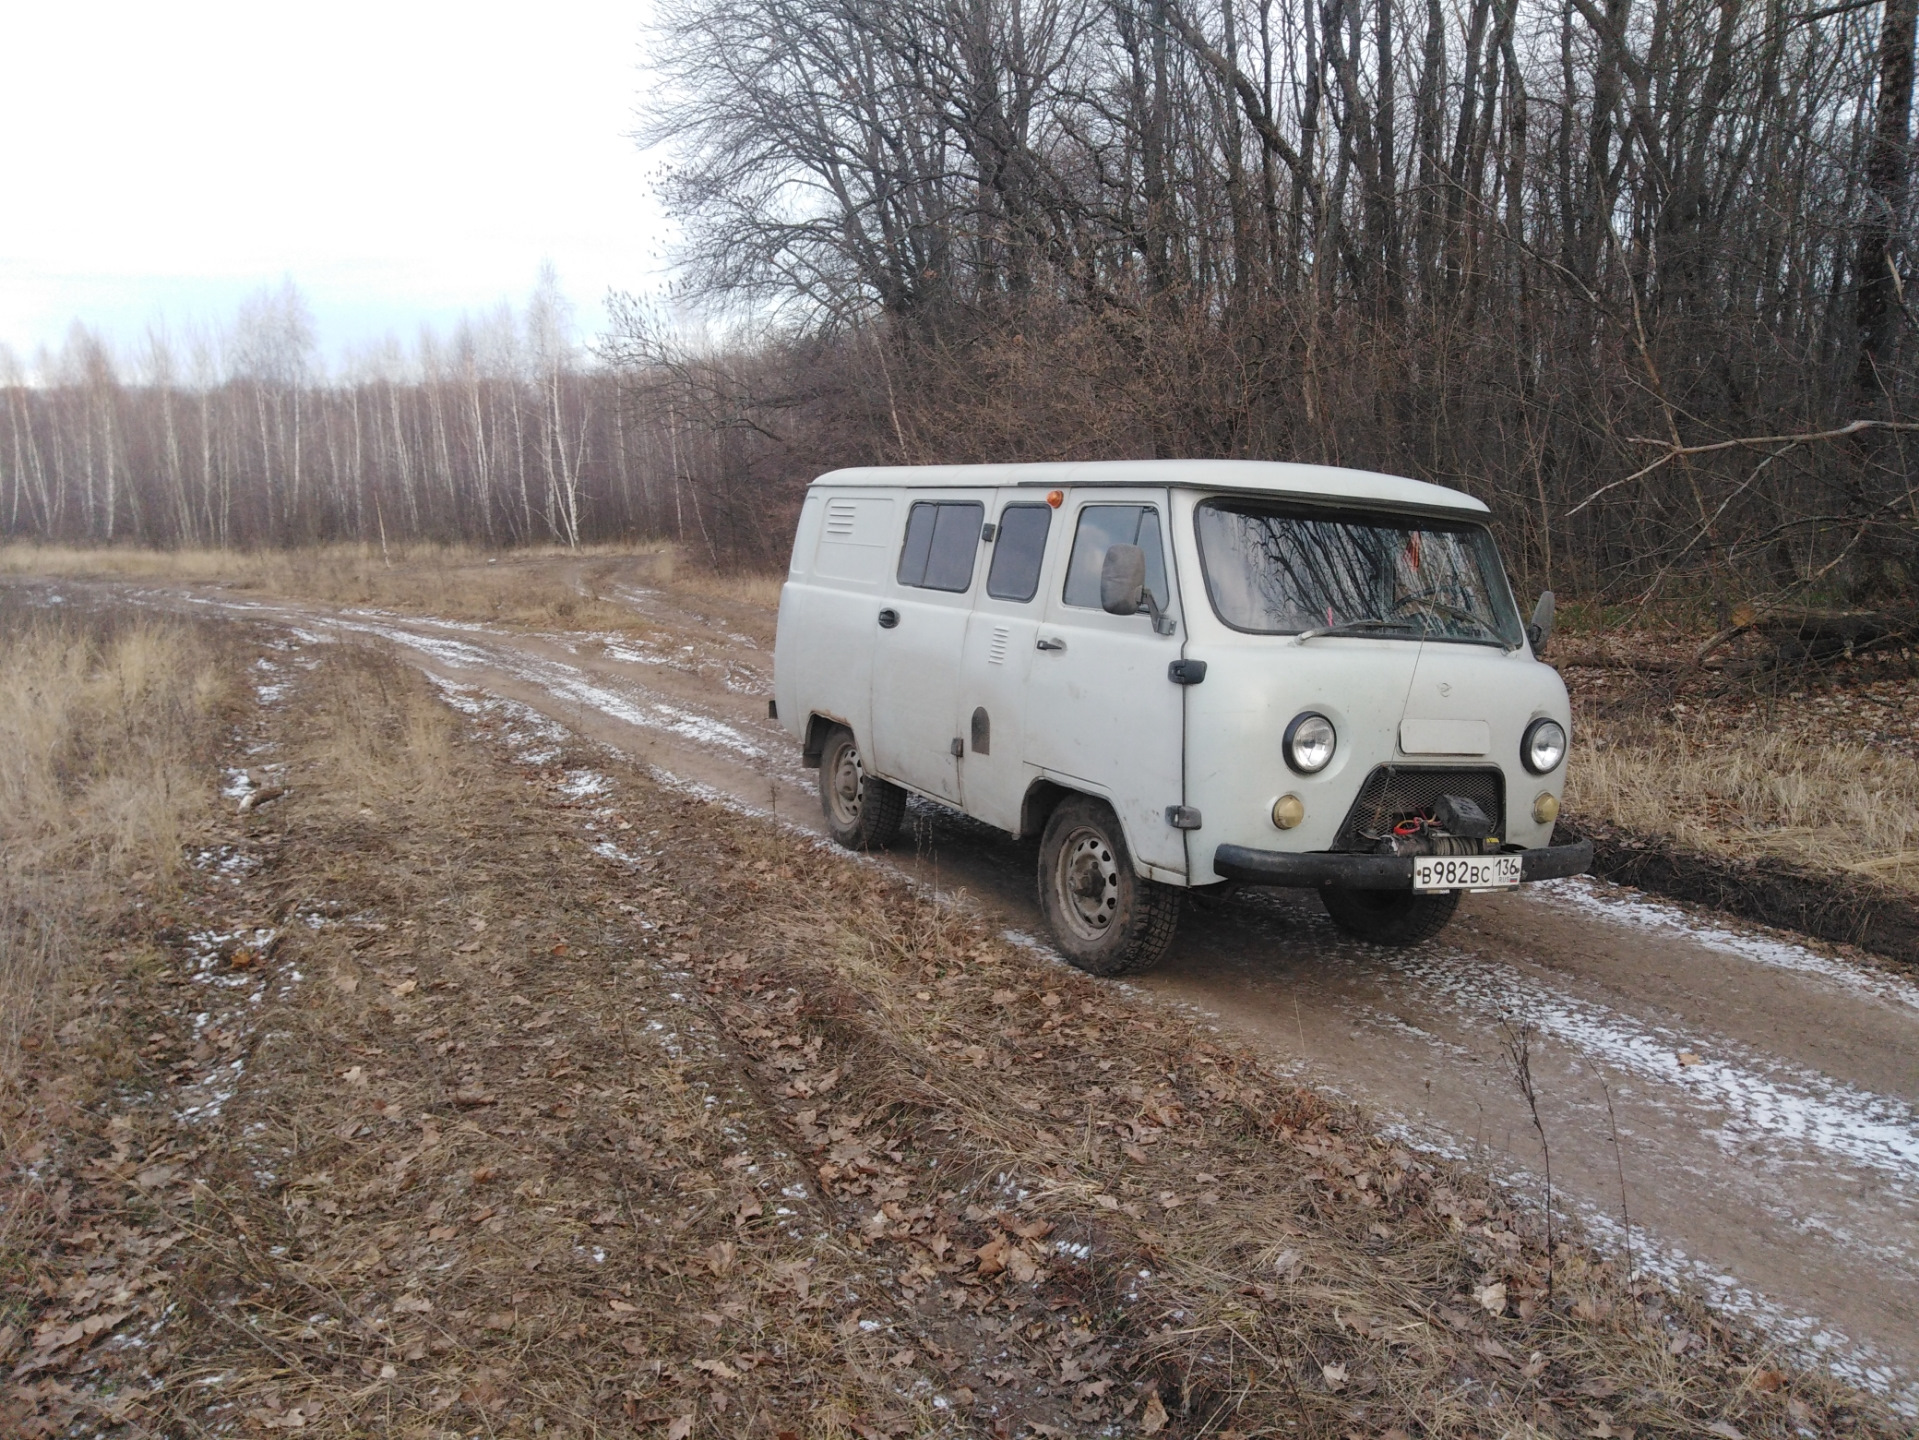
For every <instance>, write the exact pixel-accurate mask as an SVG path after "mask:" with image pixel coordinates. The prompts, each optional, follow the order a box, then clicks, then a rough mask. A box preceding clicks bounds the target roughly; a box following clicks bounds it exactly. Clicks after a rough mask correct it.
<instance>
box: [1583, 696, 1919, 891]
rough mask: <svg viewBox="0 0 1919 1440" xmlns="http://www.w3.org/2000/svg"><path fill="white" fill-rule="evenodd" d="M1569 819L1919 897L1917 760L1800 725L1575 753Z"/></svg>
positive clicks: (1635, 740)
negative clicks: (1809, 868) (1865, 878)
mask: <svg viewBox="0 0 1919 1440" xmlns="http://www.w3.org/2000/svg"><path fill="white" fill-rule="evenodd" d="M1566 800H1567V804H1568V807H1569V808H1570V809H1571V810H1572V811H1573V812H1574V813H1576V814H1579V815H1586V816H1590V817H1592V818H1594V819H1597V820H1604V821H1607V822H1609V823H1611V824H1614V825H1618V826H1621V827H1623V828H1626V829H1629V830H1633V831H1636V832H1638V833H1640V834H1644V835H1663V836H1669V837H1670V838H1672V839H1673V840H1675V841H1677V842H1678V843H1679V844H1681V845H1686V846H1691V847H1693V848H1696V849H1700V850H1706V851H1711V852H1714V853H1717V854H1721V855H1730V856H1736V857H1743V856H1754V855H1776V856H1780V857H1784V858H1789V859H1792V860H1795V861H1798V862H1800V863H1802V864H1810V865H1814V866H1819V867H1823V868H1826V869H1834V870H1848V871H1853V872H1855V873H1859V874H1863V875H1870V876H1872V877H1873V878H1875V879H1878V880H1882V881H1885V882H1887V883H1889V884H1894V885H1899V886H1902V887H1905V888H1909V889H1919V763H1915V762H1914V761H1912V760H1910V759H1908V758H1906V757H1905V756H1903V755H1899V754H1895V753H1890V752H1885V751H1879V750H1874V749H1871V748H1869V747H1867V746H1864V745H1856V744H1835V743H1830V742H1826V741H1822V740H1820V739H1818V738H1817V737H1816V736H1812V735H1807V734H1804V733H1801V732H1800V731H1798V730H1797V729H1793V730H1775V729H1758V728H1745V727H1742V728H1738V729H1732V730H1723V729H1720V730H1715V729H1712V728H1709V727H1707V726H1703V725H1702V726H1698V727H1689V728H1683V729H1682V728H1665V729H1661V730H1658V731H1654V732H1650V733H1644V734H1640V735H1635V736H1632V737H1629V738H1624V737H1622V738H1615V739H1610V740H1609V739H1608V738H1607V737H1606V736H1604V735H1601V736H1599V737H1597V738H1596V739H1595V738H1591V737H1589V738H1587V739H1585V740H1584V741H1583V743H1580V744H1578V745H1577V746H1576V748H1575V750H1574V752H1573V756H1572V764H1571V767H1570V770H1569V772H1568V778H1567V791H1566Z"/></svg>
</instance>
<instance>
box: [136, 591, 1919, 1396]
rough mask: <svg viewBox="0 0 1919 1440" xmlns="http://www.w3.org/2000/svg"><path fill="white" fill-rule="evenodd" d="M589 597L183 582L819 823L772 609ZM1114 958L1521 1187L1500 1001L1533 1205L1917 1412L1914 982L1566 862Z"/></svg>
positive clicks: (994, 894)
mask: <svg viewBox="0 0 1919 1440" xmlns="http://www.w3.org/2000/svg"><path fill="white" fill-rule="evenodd" d="M122 593H128V592H122ZM137 593H138V594H139V595H140V596H141V597H142V598H143V599H144V600H145V601H147V602H148V603H159V604H166V605H178V604H181V603H183V602H184V601H185V600H186V599H187V597H186V596H185V595H184V594H183V593H181V592H172V593H167V592H157V591H154V590H151V589H147V590H143V591H139V592H137ZM616 593H617V594H619V595H620V596H621V597H622V598H623V599H624V600H625V601H626V602H628V603H630V604H631V605H632V606H633V607H634V608H635V609H636V610H638V611H639V612H640V613H641V614H642V615H643V616H644V617H645V618H646V619H647V620H648V621H650V622H652V623H653V624H654V625H655V626H656V629H655V631H654V632H653V634H652V635H651V636H650V637H649V639H648V640H646V641H645V642H637V641H635V640H633V639H632V638H630V637H625V636H612V635H605V636H586V635H578V634H567V635H549V636H529V635H526V634H521V633H509V632H507V631H505V630H495V629H491V628H489V627H486V626H482V625H473V624H465V623H454V622H445V621H430V620H420V619H417V618H416V619H408V618H402V617H398V616H393V615H387V614H378V613H372V612H353V611H328V610H324V609H321V608H318V607H311V606H306V607H296V606H286V605H275V604H267V603H261V602H258V601H252V600H246V599H241V598H237V597H232V596H227V595H219V594H216V593H214V592H202V593H200V594H198V595H197V596H195V597H193V603H196V604H203V605H208V606H213V607H217V608H222V609H230V610H234V611H239V612H242V613H245V614H248V615H250V616H252V617H253V618H255V619H259V620H264V621H270V622H278V623H283V624H286V625H288V626H290V627H294V628H298V629H300V630H302V631H304V632H306V633H308V634H310V635H313V636H315V637H327V636H340V635H345V634H356V635H367V636H378V637H383V638H385V639H386V640H389V641H391V642H393V643H394V644H395V645H397V646H399V647H400V649H401V650H402V651H403V652H404V653H405V654H407V655H409V656H411V657H412V658H413V659H414V661H415V662H416V663H418V664H419V665H420V666H421V667H422V668H423V669H425V670H426V671H428V672H430V673H431V674H432V675H434V676H436V677H438V678H439V679H441V680H442V681H445V682H448V683H450V684H452V685H455V686H462V687H474V688H477V689H481V690H485V691H488V692H491V693H493V694H497V695H500V696H504V697H507V698H510V699H513V700H517V701H521V702H523V703H525V704H526V705H528V706H531V707H532V708H534V709H536V710H539V711H541V712H542V713H544V714H545V715H547V716H549V717H551V718H553V719H554V720H557V721H560V722H562V723H564V724H565V725H567V726H569V727H572V728H573V729H574V730H576V731H577V732H579V733H580V734H581V735H583V736H585V737H588V738H591V739H593V740H597V741H602V742H604V743H606V744H608V745H611V746H613V747H616V748H617V749H619V750H621V751H623V752H625V753H626V754H628V755H630V756H634V757H637V758H640V759H644V760H646V761H649V762H651V763H652V764H653V765H654V766H656V767H657V768H658V769H659V770H660V771H662V772H665V773H667V774H670V775H672V776H674V777H677V778H678V779H679V780H680V781H682V782H684V783H687V784H689V785H696V786H701V787H710V789H711V790H713V791H716V792H720V793H721V794H723V795H725V796H727V797H731V799H732V800H733V801H734V802H736V803H739V804H743V805H746V806H750V807H753V808H755V809H758V810H762V811H767V812H771V813H773V814H776V815H777V816H778V818H779V819H780V820H781V821H783V822H787V823H791V824H797V825H801V826H805V827H807V828H809V829H817V828H818V804H817V801H816V800H815V798H814V792H813V775H812V772H809V771H806V770H804V769H802V768H801V766H800V763H799V756H798V754H797V753H796V749H795V747H794V746H793V745H792V744H791V742H790V741H788V740H787V738H786V737H785V735H784V734H783V733H782V732H780V731H779V730H778V729H777V728H776V727H775V726H774V725H773V724H772V723H771V722H769V721H768V720H767V718H766V697H767V695H768V694H769V693H770V691H771V681H772V653H771V652H772V619H771V617H770V616H769V615H767V614H766V613H764V612H763V611H760V610H757V609H751V608H748V607H745V606H734V605H728V604H726V603H724V602H719V601H699V602H691V603H688V602H684V601H681V600H676V599H674V598H671V597H669V596H668V595H667V594H665V593H662V592H657V591H651V590H648V589H645V588H643V587H642V586H641V585H639V584H634V585H630V586H626V587H620V588H617V589H616ZM915 822H916V823H915V827H914V831H913V833H912V835H911V836H910V837H908V838H907V839H906V840H903V841H902V844H901V846H900V848H899V850H898V852H897V854H896V855H895V857H894V861H895V863H898V864H900V865H902V866H904V867H906V868H908V869H911V870H914V871H917V872H918V873H919V874H921V875H922V876H923V877H924V878H925V879H926V880H927V881H929V882H933V883H937V884H938V885H939V886H940V887H942V888H943V889H946V890H949V891H951V890H958V889H964V890H965V891H967V892H968V893H969V894H970V895H971V896H972V897H973V898H974V900H975V901H976V902H977V903H979V904H980V905H982V906H984V907H986V908H987V909H988V910H989V911H991V912H994V913H997V914H998V915H1000V916H1002V917H1003V918H1004V921H1005V923H1006V924H1007V925H1008V926H1009V927H1010V928H1012V929H1014V930H1017V931H1022V932H1026V933H1028V934H1033V935H1038V934H1039V933H1040V932H1041V926H1040V923H1039V917H1038V913H1037V907H1036V904H1035V901H1034V898H1033V883H1032V873H1033V854H1032V852H1031V849H1030V848H1029V847H1023V846H1016V845H1013V844H1011V843H1010V842H1007V841H1005V840H1003V839H996V838H994V836H993V835H992V833H991V832H988V831H985V830H984V829H983V828H981V827H979V826H976V825H973V824H970V823H969V822H965V821H963V820H960V819H958V818H956V817H953V816H951V815H950V814H946V813H944V812H938V811H935V810H932V809H930V808H929V809H926V810H920V811H916V812H915ZM1035 963H1043V962H1041V961H1039V960H1037V959H1036V961H1035ZM1136 983H1137V984H1138V985H1139V986H1140V987H1141V988H1142V989H1144V990H1145V991H1147V992H1150V994H1151V995H1153V996H1155V997H1157V998H1158V999H1159V1000H1160V1001H1162V1002H1166V1003H1181V1004H1188V1005H1192V1006H1196V1007H1199V1008H1200V1009H1202V1010H1204V1011H1207V1012H1210V1014H1211V1015H1213V1016H1214V1017H1216V1023H1217V1024H1219V1025H1220V1026H1221V1027H1222V1028H1224V1029H1229V1030H1232V1031H1236V1032H1239V1033H1241V1034H1242V1035H1245V1036H1249V1037H1251V1038H1253V1039H1254V1040H1256V1041H1257V1042H1259V1043H1260V1044H1262V1045H1264V1046H1266V1047H1267V1048H1268V1049H1269V1050H1270V1051H1271V1052H1272V1054H1273V1055H1274V1056H1275V1057H1278V1058H1279V1059H1280V1060H1282V1061H1284V1062H1289V1063H1292V1064H1294V1065H1296V1066H1297V1067H1298V1069H1299V1071H1300V1072H1301V1073H1302V1074H1303V1075H1305V1076H1308V1077H1310V1078H1311V1079H1313V1080H1315V1081H1317V1082H1319V1083H1321V1084H1324V1085H1326V1086H1329V1087H1331V1088H1333V1089H1335V1090H1337V1091H1340V1092H1342V1093H1344V1094H1346V1095H1347V1096H1349V1097H1351V1098H1352V1099H1354V1100H1356V1101H1358V1102H1360V1103H1361V1104H1363V1105H1364V1106H1366V1107H1367V1108H1368V1109H1369V1110H1371V1111H1372V1112H1373V1113H1374V1114H1376V1115H1377V1116H1379V1117H1380V1118H1381V1120H1382V1122H1383V1123H1385V1124H1386V1125H1388V1126H1391V1127H1394V1128H1396V1129H1398V1130H1399V1131H1400V1132H1402V1133H1404V1134H1405V1135H1407V1136H1408V1137H1409V1138H1412V1139H1415V1140H1417V1141H1419V1142H1421V1143H1423V1144H1425V1145H1428V1146H1431V1147H1433V1148H1436V1149H1441V1150H1445V1151H1450V1152H1453V1153H1473V1154H1477V1155H1478V1156H1480V1157H1481V1158H1482V1159H1483V1160H1484V1161H1485V1163H1487V1164H1489V1165H1491V1166H1493V1167H1495V1168H1497V1169H1500V1170H1503V1171H1505V1172H1507V1173H1509V1174H1510V1175H1512V1176H1513V1177H1514V1179H1515V1183H1517V1184H1519V1185H1522V1186H1527V1187H1530V1188H1531V1193H1533V1194H1539V1193H1540V1191H1541V1184H1540V1175H1539V1172H1540V1165H1539V1161H1540V1146H1539V1142H1538V1138H1537V1137H1536V1136H1535V1134H1534V1132H1533V1129H1532V1124H1531V1120H1530V1118H1529V1116H1528V1115H1527V1113H1526V1110H1525V1108H1524V1105H1523V1102H1522V1101H1521V1099H1520V1097H1519V1095H1518V1093H1517V1091H1516V1088H1515V1086H1514V1084H1513V1082H1512V1078H1511V1067H1510V1065H1509V1064H1507V1063H1506V1061H1505V1059H1504V1056H1503V1052H1502V1042H1503V1040H1504V1038H1505V1033H1506V1032H1505V1030H1504V1028H1503V1025H1504V1023H1511V1024H1515V1025H1516V1024H1520V1023H1523V1022H1530V1024H1531V1025H1532V1026H1533V1027H1534V1029H1535V1031H1536V1038H1535V1039H1534V1041H1533V1047H1532V1054H1533V1075H1534V1080H1535V1082H1536V1085H1537V1089H1538V1093H1539V1097H1540V1107H1541V1112H1542V1118H1543V1121H1544V1125H1545V1130H1546V1138H1547V1140H1548V1141H1549V1143H1550V1146H1551V1157H1552V1173H1553V1181H1554V1185H1555V1187H1556V1189H1557V1190H1558V1192H1559V1195H1560V1200H1561V1203H1562V1205H1564V1206H1565V1207H1566V1208H1567V1209H1570V1210H1573V1211H1575V1212H1577V1213H1578V1214H1579V1215H1580V1216H1582V1217H1583V1218H1584V1220H1585V1222H1586V1223H1587V1225H1588V1226H1589V1227H1590V1228H1592V1229H1594V1230H1596V1231H1598V1232H1601V1233H1609V1234H1611V1235H1612V1236H1613V1238H1614V1240H1615V1241H1616V1242H1617V1241H1618V1240H1621V1239H1623V1238H1624V1233H1623V1230H1622V1218H1623V1217H1624V1216H1629V1217H1630V1222H1631V1243H1632V1244H1633V1246H1634V1249H1635V1253H1636V1254H1637V1255H1638V1256H1640V1257H1642V1263H1646V1264H1651V1265H1653V1266H1655V1267H1657V1268H1660V1269H1662V1270H1664V1271H1666V1272H1668V1273H1670V1274H1671V1275H1673V1276H1674V1277H1675V1278H1677V1279H1679V1280H1680V1281H1681V1282H1682V1283H1687V1284H1690V1285H1693V1286H1695V1287H1697V1288H1699V1289H1701V1290H1703V1291H1704V1292H1706V1293H1708V1294H1709V1295H1711V1296H1712V1297H1713V1298H1715V1299H1716V1300H1718V1301H1719V1302H1720V1303H1721V1304H1723V1305H1726V1306H1728V1307H1729V1308H1731V1309H1733V1310H1735V1311H1738V1312H1742V1313H1744V1314H1745V1315H1747V1316H1748V1317H1750V1318H1752V1319H1753V1320H1755V1321H1756V1322H1758V1323H1759V1324H1761V1325H1762V1326H1763V1327H1765V1328H1766V1329H1768V1330H1769V1331H1770V1332H1771V1333H1773V1334H1774V1335H1776V1336H1778V1337H1779V1338H1780V1340H1781V1341H1782V1342H1785V1343H1789V1344H1790V1346H1791V1347H1792V1348H1793V1349H1794V1350H1795V1351H1797V1352H1798V1353H1800V1354H1801V1355H1808V1356H1817V1357H1818V1358H1820V1359H1822V1360H1823V1361H1824V1362H1825V1363H1827V1364H1829V1365H1831V1366H1833V1367H1834V1368H1835V1369H1837V1370H1839V1371H1841V1372H1842V1373H1844V1374H1846V1375H1848V1376H1849V1377H1851V1378H1853V1379H1855V1380H1858V1381H1861V1382H1863V1383H1865V1384H1867V1385H1868V1386H1869V1387H1870V1388H1873V1389H1875V1390H1879V1391H1881V1392H1890V1393H1891V1394H1893V1395H1895V1396H1896V1397H1898V1399H1899V1400H1900V1401H1901V1402H1902V1405H1903V1406H1905V1407H1913V1408H1914V1413H1919V1108H1916V1105H1919V985H1915V984H1914V983H1913V982H1912V981H1910V980H1907V979H1904V978H1901V977H1900V976H1898V975H1895V974H1892V973H1889V972H1879V971H1874V970H1869V969H1865V968H1862V967H1860V966H1859V965H1857V964H1855V963H1853V962H1851V961H1848V960H1843V959H1839V958H1834V957H1831V956H1829V955H1828V954H1826V953H1825V952H1822V951H1819V950H1816V949H1810V948H1802V947H1799V946H1796V945H1792V944H1788V943H1784V942H1782V941H1780V940H1778V939H1775V938H1769V937H1767V936H1764V935H1761V934H1758V933H1756V932H1752V931H1749V930H1745V929H1742V928H1737V927H1734V926H1731V925H1724V926H1722V925H1717V924H1714V923H1712V922H1710V921H1707V920H1702V919H1701V918H1699V917H1697V916H1694V915H1689V914H1687V913H1684V912H1682V911H1680V910H1679V909H1677V908H1675V907H1672V906H1668V905H1664V904H1660V903H1654V902H1650V901H1648V900H1646V899H1644V898H1643V897H1640V896H1638V895H1637V894H1636V893H1634V892H1631V891H1621V890H1615V889H1612V888H1610V887H1605V886H1600V885H1595V884H1590V883H1588V882H1584V881H1576V882H1565V883H1561V884H1558V885H1555V886H1553V887H1550V888H1547V887H1541V888H1539V889H1534V890H1529V891H1528V892H1526V893H1524V894H1521V895H1515V896H1474V897H1471V898H1470V899H1469V900H1468V901H1467V903H1466V904H1465V905H1464V906H1463V907H1462V909H1461V912H1460V919H1459V921H1458V922H1457V923H1456V924H1455V925H1454V926H1453V928H1452V929H1451V930H1450V931H1448V932H1447V933H1446V934H1445V935H1444V936H1442V937H1441V939H1440V940H1439V941H1437V942H1435V943H1432V944H1429V945H1426V946H1424V947H1422V948H1420V949H1418V950H1415V951H1412V952H1406V953H1387V952H1379V951H1373V950H1368V949H1366V948H1364V947H1361V946H1358V945H1356V944H1354V943H1352V942H1350V941H1348V940H1345V939H1343V938H1342V937H1340V936H1339V935H1338V934H1337V933H1336V932H1335V931H1334V930H1333V929H1332V928H1331V926H1330V924H1329V923H1328V922H1327V921H1326V919H1325V918H1324V916H1323V914H1322V913H1321V912H1320V910H1319V907H1318V903H1317V901H1316V900H1314V899H1312V898H1311V897H1301V898H1298V899H1295V898H1292V897H1290V896H1284V895H1270V894H1255V895H1248V896H1242V897H1241V898H1239V899H1236V900H1233V901H1230V902H1227V903H1226V904H1224V905H1222V906H1220V907H1218V908H1216V909H1214V910H1211V911H1206V912H1202V911H1199V910H1197V909H1196V908H1195V907H1191V906H1189V907H1188V911H1187V918H1186V919H1185V920H1184V921H1183V922H1182V928H1181V931H1180V938H1179V941H1178V945H1177V948H1176V951H1175V954H1174V956H1173V958H1172V959H1171V961H1170V962H1169V963H1168V964H1167V965H1165V967H1164V968H1162V969H1161V970H1160V971H1158V972H1156V973H1154V974H1152V975H1150V976H1147V977H1145V978H1143V979H1141V980H1140V981H1138V982H1136ZM1608 1096H1610V1110H1611V1115H1610V1116H1609V1104H1608ZM1615 1117H1616V1134H1617V1142H1616V1144H1615V1142H1614V1140H1613V1139H1612V1136H1613V1135H1614V1133H1615ZM1622 1175H1623V1185H1622ZM1622 1196H1623V1204H1622Z"/></svg>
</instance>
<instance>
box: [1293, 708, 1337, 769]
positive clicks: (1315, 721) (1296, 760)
mask: <svg viewBox="0 0 1919 1440" xmlns="http://www.w3.org/2000/svg"><path fill="white" fill-rule="evenodd" d="M1338 743H1339V737H1338V736H1337V735H1336V734H1335V733H1334V732H1333V722H1332V721H1330V720H1328V719H1327V718H1326V717H1325V716H1324V715H1316V714H1314V713H1313V712H1312V711H1310V710H1308V711H1307V712H1306V713H1305V714H1304V715H1295V716H1294V717H1293V723H1292V724H1290V725H1288V726H1287V727H1286V745H1285V749H1286V763H1287V764H1288V765H1290V766H1292V767H1293V769H1295V770H1297V771H1298V772H1299V773H1300V774H1302V775H1317V774H1318V773H1319V772H1320V771H1322V770H1324V769H1325V768H1326V767H1327V766H1328V765H1330V764H1331V763H1332V759H1333V747H1334V746H1336V745H1337V744H1338Z"/></svg>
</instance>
